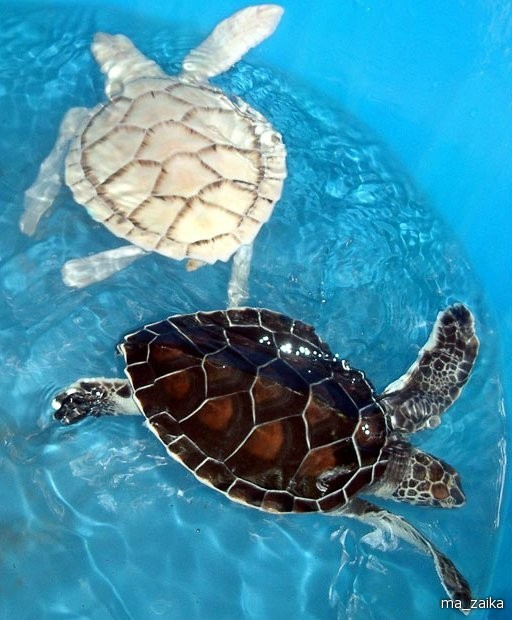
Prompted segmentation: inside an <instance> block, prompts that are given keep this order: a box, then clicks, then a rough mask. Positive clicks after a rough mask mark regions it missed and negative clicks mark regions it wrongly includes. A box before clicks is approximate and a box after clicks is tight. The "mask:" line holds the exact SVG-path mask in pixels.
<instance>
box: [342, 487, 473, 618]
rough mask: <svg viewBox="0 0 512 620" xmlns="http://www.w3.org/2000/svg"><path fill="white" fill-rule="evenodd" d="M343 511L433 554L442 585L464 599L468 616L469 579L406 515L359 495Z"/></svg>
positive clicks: (463, 609)
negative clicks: (384, 507) (389, 509)
mask: <svg viewBox="0 0 512 620" xmlns="http://www.w3.org/2000/svg"><path fill="white" fill-rule="evenodd" d="M341 514H343V515H346V516H350V517H354V518H356V519H358V520H360V521H363V522H364V523H369V524H371V525H373V526H374V527H378V528H379V529H381V530H390V531H391V532H392V533H393V534H394V535H395V536H397V537H398V538H400V539H402V540H404V541H406V542H408V543H410V544H412V545H413V546H414V547H416V549H418V550H419V551H421V552H422V553H424V554H426V555H429V556H430V557H431V558H432V559H433V560H434V565H435V568H436V571H437V574H438V576H439V579H440V581H441V585H442V586H443V588H444V589H445V591H446V593H447V594H448V596H449V597H450V598H451V599H452V600H453V601H454V602H460V606H461V607H462V609H461V611H462V613H464V614H466V615H467V614H468V613H469V609H470V607H471V599H472V594H471V588H470V587H469V584H468V582H467V580H466V579H465V578H464V577H463V576H462V575H461V573H460V572H459V570H458V569H457V568H456V566H455V564H454V563H453V562H452V561H451V560H450V559H448V558H447V557H446V556H445V555H444V553H442V552H441V551H439V549H437V547H435V546H434V545H433V544H432V543H431V542H430V541H429V540H428V539H427V538H425V536H423V534H421V532H419V531H418V530H417V529H416V528H415V527H413V526H412V525H411V524H410V523H408V522H407V521H406V520H405V519H404V518H403V517H400V516H398V515H395V514H393V513H392V512H388V511H387V510H384V509H383V508H380V507H379V506H376V505H375V504H372V503H371V502H367V501H366V500H363V499H360V498H358V497H356V498H353V499H352V500H351V502H350V504H349V505H348V506H347V507H346V508H345V509H344V510H343V512H342V513H341Z"/></svg>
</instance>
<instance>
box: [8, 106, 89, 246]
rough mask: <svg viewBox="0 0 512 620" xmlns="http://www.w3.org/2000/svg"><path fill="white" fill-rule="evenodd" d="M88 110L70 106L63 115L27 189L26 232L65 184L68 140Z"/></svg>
mask: <svg viewBox="0 0 512 620" xmlns="http://www.w3.org/2000/svg"><path fill="white" fill-rule="evenodd" d="M89 113H90V111H89V110H88V109H87V108H71V109H70V110H68V112H66V115H65V116H64V118H63V119H62V122H61V124H60V128H59V134H58V136H57V141H56V142H55V145H54V147H53V149H52V150H51V152H50V153H49V155H48V156H47V157H46V159H45V160H44V161H43V163H42V164H41V166H40V168H39V174H38V175H37V179H36V180H35V181H34V183H32V185H31V186H30V187H29V188H28V189H27V190H26V191H25V200H24V211H23V214H22V216H21V218H20V229H21V231H22V232H24V233H25V234H26V235H33V234H34V233H35V231H36V228H37V225H38V224H39V220H40V219H41V218H42V217H43V215H44V214H45V213H46V212H47V211H48V210H49V209H51V207H52V205H53V203H54V201H55V198H56V196H57V194H58V193H59V190H60V188H61V185H62V176H63V172H64V160H65V158H66V155H67V152H68V146H69V142H70V140H71V139H72V138H73V137H74V136H75V135H76V133H77V131H78V129H79V127H80V125H81V124H82V123H83V121H84V120H85V118H87V116H88V115H89Z"/></svg>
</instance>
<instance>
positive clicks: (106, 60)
mask: <svg viewBox="0 0 512 620" xmlns="http://www.w3.org/2000/svg"><path fill="white" fill-rule="evenodd" d="M91 50H92V53H93V54H94V58H96V62H97V63H98V65H99V67H100V69H101V71H102V73H103V74H104V75H105V94H106V95H107V97H109V98H110V99H111V98H112V97H113V96H115V95H119V94H121V93H122V92H123V88H124V85H125V84H127V83H128V82H131V81H133V80H136V79H138V78H166V77H168V76H167V75H166V74H165V73H164V71H163V70H162V69H161V68H160V67H159V66H158V65H157V63H156V62H155V61H153V60H150V59H149V58H146V56H144V54H143V53H142V52H139V50H138V49H137V48H136V47H135V45H134V44H133V43H132V42H131V41H130V39H129V38H128V37H125V36H124V35H123V34H106V33H104V32H98V33H97V34H96V35H95V36H94V41H93V43H92V45H91Z"/></svg>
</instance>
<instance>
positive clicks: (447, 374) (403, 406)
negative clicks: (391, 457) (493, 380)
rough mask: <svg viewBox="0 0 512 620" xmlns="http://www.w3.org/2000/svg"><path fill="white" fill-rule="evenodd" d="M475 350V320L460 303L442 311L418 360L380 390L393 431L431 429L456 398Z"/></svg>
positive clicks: (469, 371)
mask: <svg viewBox="0 0 512 620" xmlns="http://www.w3.org/2000/svg"><path fill="white" fill-rule="evenodd" d="M477 353H478V339H477V337H476V335H475V326H474V319H473V315H472V314H471V312H470V311H469V310H468V308H466V307H465V306H463V305H462V304H456V305H453V306H450V307H449V308H447V309H446V310H444V311H443V312H441V313H440V314H439V315H438V317H437V320H436V322H435V325H434V328H433V330H432V333H431V335H430V338H429V339H428V341H427V343H426V344H425V346H424V347H423V348H422V349H421V351H420V352H419V355H418V359H417V360H416V362H414V364H413V365H412V366H411V367H410V368H409V370H408V371H407V372H406V373H405V374H404V375H403V376H402V377H400V378H399V379H397V380H396V381H394V382H393V383H391V384H390V385H389V386H388V387H387V388H386V389H385V390H384V392H383V394H382V397H381V401H380V403H381V405H382V406H383V407H384V409H385V411H386V414H387V416H388V419H389V421H390V423H391V427H392V429H393V430H396V431H400V432H405V433H414V432H416V431H419V430H421V429H422V428H425V427H429V428H434V427H436V426H437V425H438V424H439V423H440V416H441V414H442V413H444V411H446V409H448V407H450V405H452V404H453V402H454V401H455V400H456V399H457V398H458V396H459V394H460V391H461V389H462V388H463V386H464V384H465V383H466V381H467V380H468V378H469V375H470V373H471V370H472V368H473V365H474V363H475V359H476V356H477Z"/></svg>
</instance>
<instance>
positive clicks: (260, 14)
mask: <svg viewBox="0 0 512 620" xmlns="http://www.w3.org/2000/svg"><path fill="white" fill-rule="evenodd" d="M282 14H283V9H282V8H281V7H280V6H277V5H275V4H260V5H258V6H249V7H247V8H245V9H242V10H241V11H238V12H237V13H234V14H233V15H232V16H231V17H228V19H225V20H224V21H222V22H220V24H218V25H217V26H216V28H215V29H214V30H213V32H212V33H211V34H210V36H209V37H208V38H207V39H205V40H204V41H203V42H202V43H201V45H199V46H198V47H196V48H195V49H193V50H192V51H191V52H190V53H189V54H188V55H187V57H186V58H185V60H184V61H183V72H182V74H181V76H180V77H181V78H187V77H188V78H191V79H193V80H195V81H197V82H204V81H206V80H207V79H208V78H210V77H213V76H215V75H219V74H220V73H223V72H224V71H227V70H228V69H229V68H230V67H232V66H233V65H234V64H235V63H236V62H238V61H239V60H240V58H242V56H243V55H244V54H245V53H246V52H248V51H249V50H250V49H251V48H253V47H255V46H256V45H258V43H261V42H262V41H264V40H265V39H266V38H268V37H269V36H270V35H271V34H272V33H273V32H274V30H275V29H276V28H277V25H278V23H279V20H280V19H281V16H282Z"/></svg>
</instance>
